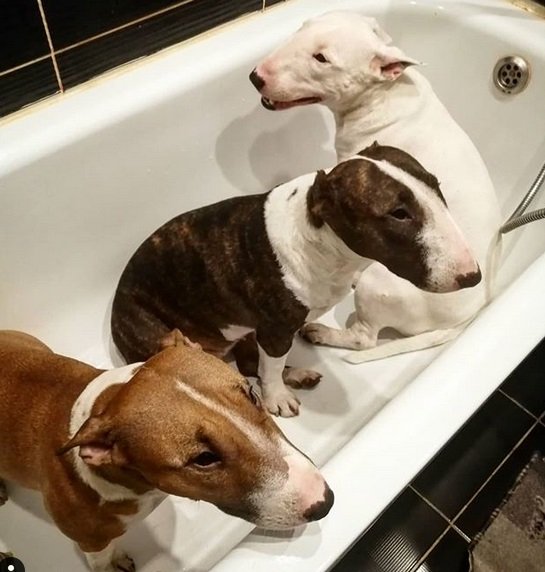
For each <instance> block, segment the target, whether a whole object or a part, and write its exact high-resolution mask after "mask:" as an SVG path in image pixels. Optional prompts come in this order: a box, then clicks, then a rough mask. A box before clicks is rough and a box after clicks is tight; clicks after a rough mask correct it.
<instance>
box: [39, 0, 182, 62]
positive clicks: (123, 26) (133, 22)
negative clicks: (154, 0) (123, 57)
mask: <svg viewBox="0 0 545 572" xmlns="http://www.w3.org/2000/svg"><path fill="white" fill-rule="evenodd" d="M39 1H41V0H39ZM190 2H193V0H182V1H181V2H177V3H176V4H172V5H170V6H168V7H166V8H162V9H161V10H157V11H156V12H152V13H151V14H146V15H145V16H142V17H140V18H136V20H131V21H130V22H126V23H125V24H121V25H120V26H116V27H115V28H111V29H109V30H106V31H105V32H101V33H100V34H95V35H94V36H90V37H89V38H85V39H84V40H81V41H79V42H75V43H74V44H70V45H69V46H66V47H64V48H60V49H58V50H56V51H55V54H63V53H64V52H67V51H68V50H72V49H74V48H79V46H84V45H85V44H88V43H89V42H92V41H94V40H99V39H100V38H104V37H105V36H109V35H110V34H113V33H115V32H119V31H120V30H124V29H126V28H130V27H131V26H134V25H136V24H141V23H142V22H145V21H147V20H151V19H152V18H155V17H156V16H160V15H161V14H166V13H167V12H171V11H172V10H176V8H180V7H182V6H183V5H184V4H189V3H190Z"/></svg>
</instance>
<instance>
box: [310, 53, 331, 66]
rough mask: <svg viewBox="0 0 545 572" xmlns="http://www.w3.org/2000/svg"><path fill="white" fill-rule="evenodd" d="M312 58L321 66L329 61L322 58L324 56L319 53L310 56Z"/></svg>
mask: <svg viewBox="0 0 545 572" xmlns="http://www.w3.org/2000/svg"><path fill="white" fill-rule="evenodd" d="M312 57H313V58H314V59H315V60H317V61H319V62H320V63H321V64H326V63H327V62H328V61H329V60H328V59H327V58H326V57H325V56H324V54H320V53H317V54H312Z"/></svg>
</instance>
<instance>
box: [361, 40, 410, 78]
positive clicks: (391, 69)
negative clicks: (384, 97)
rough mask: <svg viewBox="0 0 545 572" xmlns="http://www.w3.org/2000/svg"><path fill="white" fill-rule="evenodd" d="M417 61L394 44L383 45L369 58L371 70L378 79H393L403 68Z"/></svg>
mask: <svg viewBox="0 0 545 572" xmlns="http://www.w3.org/2000/svg"><path fill="white" fill-rule="evenodd" d="M419 63H420V62H419V61H418V60H415V59H414V58H410V57H409V56H407V55H405V54H404V53H403V52H402V51H401V50H400V49H399V48H396V47H395V46H384V47H383V48H382V49H381V50H380V52H377V54H376V55H375V57H374V58H373V59H372V60H371V71H372V72H373V73H374V74H375V75H376V76H377V77H379V78H380V79H383V80H387V81H394V80H396V79H397V78H398V77H399V76H400V75H401V74H402V73H403V72H404V71H405V68H407V67H408V66H412V65H418V64H419Z"/></svg>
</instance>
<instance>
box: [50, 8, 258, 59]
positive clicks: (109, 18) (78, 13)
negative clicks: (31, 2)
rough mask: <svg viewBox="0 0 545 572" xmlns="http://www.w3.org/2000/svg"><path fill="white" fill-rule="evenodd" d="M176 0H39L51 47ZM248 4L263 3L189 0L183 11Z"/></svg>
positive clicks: (144, 13)
mask: <svg viewBox="0 0 545 572" xmlns="http://www.w3.org/2000/svg"><path fill="white" fill-rule="evenodd" d="M178 3H180V0H146V1H145V2H142V1H141V0H100V1H97V0H78V1H77V2H74V0H43V4H44V10H45V13H46V16H47V21H48V24H49V30H50V32H51V36H52V41H53V45H54V46H55V49H60V48H65V47H67V46H69V45H71V44H75V43H76V42H80V41H81V40H84V39H86V38H90V37H92V36H96V35H97V34H100V33H103V32H106V31H108V30H111V29H112V28H116V27H117V26H120V25H123V24H127V23H129V22H132V21H133V20H136V19H138V18H142V17H144V16H148V15H149V14H152V13H153V12H156V11H158V10H162V9H164V8H168V7H170V6H173V5H175V4H178ZM248 4H252V5H255V6H257V8H253V9H261V8H262V7H263V2H262V0H255V1H252V2H249V1H248V0H222V1H221V2H218V1H217V0H214V1H213V2H202V1H201V0H191V1H190V2H188V3H187V4H186V7H185V8H184V12H187V11H189V12H194V13H200V14H202V13H203V9H204V11H209V12H210V13H212V12H214V11H217V10H219V11H225V12H226V13H232V12H236V11H239V12H244V11H245V10H247V8H248ZM203 7H204V8H203Z"/></svg>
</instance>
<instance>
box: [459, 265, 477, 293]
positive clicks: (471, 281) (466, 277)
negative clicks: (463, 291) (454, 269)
mask: <svg viewBox="0 0 545 572" xmlns="http://www.w3.org/2000/svg"><path fill="white" fill-rule="evenodd" d="M481 278H482V274H481V269H480V268H478V269H477V272H470V273H469V274H460V275H458V276H456V282H457V283H458V285H459V286H460V288H471V287H472V286H477V284H478V283H479V282H480V281H481Z"/></svg>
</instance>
